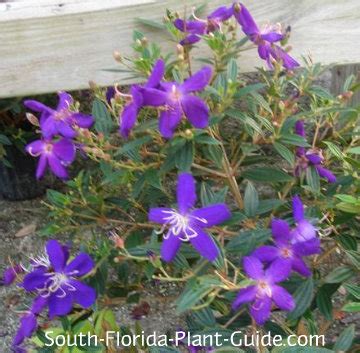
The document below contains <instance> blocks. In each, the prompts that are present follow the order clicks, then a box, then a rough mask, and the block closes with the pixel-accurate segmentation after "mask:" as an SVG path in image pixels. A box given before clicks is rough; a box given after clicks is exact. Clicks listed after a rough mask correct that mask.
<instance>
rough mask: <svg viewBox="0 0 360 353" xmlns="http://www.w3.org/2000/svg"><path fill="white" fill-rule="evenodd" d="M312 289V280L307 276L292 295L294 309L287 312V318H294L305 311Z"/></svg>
mask: <svg viewBox="0 0 360 353" xmlns="http://www.w3.org/2000/svg"><path fill="white" fill-rule="evenodd" d="M313 291H314V281H313V279H312V277H309V278H308V279H307V280H306V281H304V282H302V283H301V284H300V286H299V287H298V288H297V290H296V291H295V293H294V295H293V297H294V300H295V303H296V306H295V309H294V310H293V311H291V312H290V313H289V314H288V319H289V320H295V319H297V318H299V317H300V316H301V315H302V314H304V313H305V311H306V309H307V308H309V306H310V305H311V301H312V298H313Z"/></svg>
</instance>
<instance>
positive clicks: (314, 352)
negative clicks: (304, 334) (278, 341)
mask: <svg viewBox="0 0 360 353" xmlns="http://www.w3.org/2000/svg"><path fill="white" fill-rule="evenodd" d="M273 351H274V350H272V351H271V352H273ZM276 353H334V351H332V350H330V349H327V348H320V347H301V346H293V347H286V348H284V349H280V350H278V351H276Z"/></svg>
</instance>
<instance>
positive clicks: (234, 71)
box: [227, 58, 238, 82]
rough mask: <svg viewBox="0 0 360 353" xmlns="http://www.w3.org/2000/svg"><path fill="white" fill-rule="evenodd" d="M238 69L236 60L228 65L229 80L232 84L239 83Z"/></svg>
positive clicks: (232, 60) (231, 60) (230, 61)
mask: <svg viewBox="0 0 360 353" xmlns="http://www.w3.org/2000/svg"><path fill="white" fill-rule="evenodd" d="M237 75H238V67H237V62H236V60H235V59H234V58H232V59H230V60H229V62H228V65H227V78H228V80H231V81H232V82H236V81H237Z"/></svg>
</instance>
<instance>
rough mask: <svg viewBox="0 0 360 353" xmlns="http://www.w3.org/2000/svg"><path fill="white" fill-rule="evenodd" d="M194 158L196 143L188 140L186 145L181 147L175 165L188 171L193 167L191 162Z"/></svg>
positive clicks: (180, 169) (183, 170)
mask: <svg viewBox="0 0 360 353" xmlns="http://www.w3.org/2000/svg"><path fill="white" fill-rule="evenodd" d="M193 160H194V144H193V143H192V141H187V142H186V143H185V145H184V147H182V148H180V149H179V151H178V153H177V154H176V155H175V165H176V166H177V168H178V169H179V171H182V172H188V171H190V169H191V164H192V163H193Z"/></svg>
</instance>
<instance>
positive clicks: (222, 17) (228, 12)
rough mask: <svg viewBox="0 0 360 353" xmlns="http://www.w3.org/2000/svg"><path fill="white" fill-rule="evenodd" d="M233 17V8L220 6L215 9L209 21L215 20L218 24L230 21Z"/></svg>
mask: <svg viewBox="0 0 360 353" xmlns="http://www.w3.org/2000/svg"><path fill="white" fill-rule="evenodd" d="M232 15H233V9H232V6H230V7H227V6H220V7H218V8H217V9H215V10H214V11H213V12H212V13H211V14H210V15H209V16H208V19H210V20H215V21H218V22H224V21H226V20H228V19H229V18H230V17H231V16H232Z"/></svg>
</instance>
